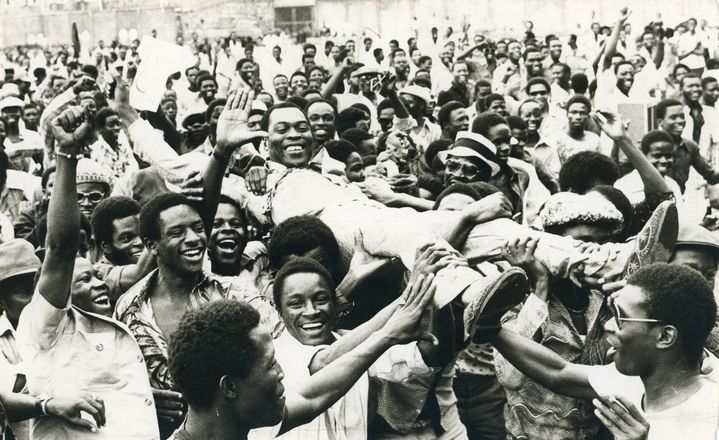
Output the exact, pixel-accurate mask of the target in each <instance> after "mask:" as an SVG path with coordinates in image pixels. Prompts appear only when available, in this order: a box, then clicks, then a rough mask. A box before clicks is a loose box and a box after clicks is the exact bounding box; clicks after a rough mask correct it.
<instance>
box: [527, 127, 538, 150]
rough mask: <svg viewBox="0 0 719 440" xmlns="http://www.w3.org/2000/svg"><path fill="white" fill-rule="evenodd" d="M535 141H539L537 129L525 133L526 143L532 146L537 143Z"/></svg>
mask: <svg viewBox="0 0 719 440" xmlns="http://www.w3.org/2000/svg"><path fill="white" fill-rule="evenodd" d="M537 142H539V132H538V131H530V132H529V133H527V145H528V146H532V147H534V146H535V145H537Z"/></svg>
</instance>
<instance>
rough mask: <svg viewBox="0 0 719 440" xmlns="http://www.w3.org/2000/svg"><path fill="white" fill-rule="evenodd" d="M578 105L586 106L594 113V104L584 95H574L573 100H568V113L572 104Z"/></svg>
mask: <svg viewBox="0 0 719 440" xmlns="http://www.w3.org/2000/svg"><path fill="white" fill-rule="evenodd" d="M577 103H579V104H584V105H585V106H586V107H587V111H588V112H590V111H592V102H591V101H589V98H587V97H586V96H584V95H574V96H572V97H571V98H569V100H567V105H566V107H565V108H566V109H567V111H569V107H571V106H572V104H577Z"/></svg>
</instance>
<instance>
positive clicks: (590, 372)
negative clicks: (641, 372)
mask: <svg viewBox="0 0 719 440" xmlns="http://www.w3.org/2000/svg"><path fill="white" fill-rule="evenodd" d="M585 371H586V373H587V377H588V379H589V383H590V384H591V385H592V388H594V391H596V392H597V394H599V395H600V396H623V397H626V398H627V399H629V401H631V402H632V404H634V406H635V407H636V408H637V409H638V410H639V411H640V412H642V413H643V415H644V417H645V418H646V419H647V421H648V422H649V426H650V428H649V435H648V436H647V440H680V439H692V440H714V439H715V438H716V432H717V426H719V386H717V382H716V380H715V378H703V379H702V380H703V381H705V383H704V385H703V386H702V387H701V388H700V389H699V391H697V392H696V393H694V395H693V396H691V397H690V398H689V399H687V400H686V401H684V402H682V403H680V404H679V405H676V406H674V407H673V408H669V409H667V410H664V411H658V412H646V411H644V410H643V405H642V401H643V399H644V393H645V391H644V384H643V383H642V381H641V379H640V378H639V377H638V376H626V375H624V374H622V373H620V372H619V371H617V368H616V366H615V364H614V363H611V364H609V365H601V366H588V367H586V369H585Z"/></svg>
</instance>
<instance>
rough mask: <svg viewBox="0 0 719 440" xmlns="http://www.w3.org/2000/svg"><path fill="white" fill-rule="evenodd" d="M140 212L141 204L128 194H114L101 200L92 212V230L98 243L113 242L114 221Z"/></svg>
mask: <svg viewBox="0 0 719 440" xmlns="http://www.w3.org/2000/svg"><path fill="white" fill-rule="evenodd" d="M139 213H140V204H139V203H137V201H135V200H134V199H132V198H130V197H126V196H112V197H108V198H106V199H105V200H103V201H101V202H100V203H98V204H97V206H96V207H95V210H94V211H93V212H92V232H93V234H94V235H95V241H96V242H97V243H110V242H112V222H113V221H115V220H118V219H123V218H127V217H130V216H133V215H137V214H139Z"/></svg>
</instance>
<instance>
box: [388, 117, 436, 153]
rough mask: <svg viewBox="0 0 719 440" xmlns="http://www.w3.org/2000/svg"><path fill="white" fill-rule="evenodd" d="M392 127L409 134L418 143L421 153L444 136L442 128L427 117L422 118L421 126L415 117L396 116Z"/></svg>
mask: <svg viewBox="0 0 719 440" xmlns="http://www.w3.org/2000/svg"><path fill="white" fill-rule="evenodd" d="M392 127H393V128H395V129H397V130H401V131H404V132H405V133H407V134H409V136H410V137H411V138H412V140H413V141H414V143H415V144H417V148H418V149H419V152H420V154H424V152H425V151H427V147H429V144H431V143H432V142H434V141H436V140H438V139H440V138H442V128H440V126H439V125H438V124H435V123H434V122H432V121H430V120H429V119H427V118H424V119H423V120H422V126H420V125H419V124H418V123H417V121H416V120H415V119H414V118H411V117H409V118H398V117H397V116H395V117H394V121H393V122H392Z"/></svg>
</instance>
